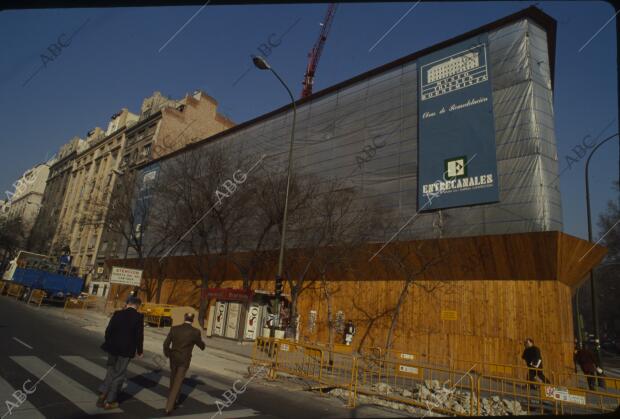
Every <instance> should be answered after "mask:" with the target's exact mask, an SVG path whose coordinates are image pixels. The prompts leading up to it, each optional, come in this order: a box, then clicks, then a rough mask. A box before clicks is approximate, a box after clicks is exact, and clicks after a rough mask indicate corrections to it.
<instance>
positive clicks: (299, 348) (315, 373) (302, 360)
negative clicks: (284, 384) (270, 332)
mask: <svg viewBox="0 0 620 419" xmlns="http://www.w3.org/2000/svg"><path fill="white" fill-rule="evenodd" d="M322 369H323V349H322V348H318V347H312V346H309V345H303V344H298V343H295V342H293V341H289V340H277V341H276V342H275V359H274V371H275V372H284V373H288V374H291V375H295V376H297V377H301V378H305V379H309V380H312V381H316V382H318V383H321V373H322Z"/></svg>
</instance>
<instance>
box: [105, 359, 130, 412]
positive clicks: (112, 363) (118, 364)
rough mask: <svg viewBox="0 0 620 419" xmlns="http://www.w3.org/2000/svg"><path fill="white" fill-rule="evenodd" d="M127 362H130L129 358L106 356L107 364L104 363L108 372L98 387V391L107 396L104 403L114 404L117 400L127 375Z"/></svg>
mask: <svg viewBox="0 0 620 419" xmlns="http://www.w3.org/2000/svg"><path fill="white" fill-rule="evenodd" d="M129 361H131V358H127V357H124V356H115V355H110V354H108V362H107V363H106V365H107V367H108V370H107V371H106V374H105V379H104V380H103V383H101V385H100V386H99V391H100V392H101V393H103V394H107V396H106V401H108V402H109V403H111V402H115V401H116V400H117V398H118V393H120V391H121V387H122V385H123V382H124V381H125V376H126V375H127V366H128V365H129Z"/></svg>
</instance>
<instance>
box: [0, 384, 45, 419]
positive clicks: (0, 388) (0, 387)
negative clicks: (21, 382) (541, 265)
mask: <svg viewBox="0 0 620 419" xmlns="http://www.w3.org/2000/svg"><path fill="white" fill-rule="evenodd" d="M29 387H30V388H32V385H30V384H29ZM13 392H14V389H13V387H12V386H11V385H10V384H9V383H8V382H6V381H5V380H4V379H3V378H2V377H0V394H1V395H3V396H4V395H7V396H8V397H7V400H6V401H5V402H4V403H5V404H6V403H7V401H10V402H11V403H15V402H16V400H15V399H14V396H12V395H13ZM7 416H10V417H11V419H12V418H17V419H22V418H23V419H45V416H43V415H42V414H41V413H40V412H39V411H38V410H37V409H36V408H35V407H34V406H33V405H32V403H30V402H29V401H28V400H25V401H24V402H23V403H21V404H20V405H19V408H15V407H14V408H11V410H8V411H7V412H5V413H4V414H3V415H2V416H1V417H2V418H4V417H7Z"/></svg>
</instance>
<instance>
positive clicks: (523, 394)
mask: <svg viewBox="0 0 620 419" xmlns="http://www.w3.org/2000/svg"><path fill="white" fill-rule="evenodd" d="M477 387H478V402H477V405H478V414H479V415H480V414H482V415H489V414H493V408H494V406H493V404H494V403H497V402H500V403H504V404H506V403H505V402H503V400H508V401H509V403H512V406H513V409H514V407H515V406H514V402H519V406H520V408H521V409H522V410H523V411H524V412H526V413H527V414H528V415H529V414H553V415H567V414H568V415H574V414H594V413H608V412H613V411H614V410H616V409H617V408H618V406H619V405H620V394H610V393H605V392H599V391H592V390H585V389H582V388H576V387H571V386H568V387H567V386H556V385H554V384H543V383H539V382H534V381H526V380H519V379H516V378H507V377H498V376H487V375H483V376H480V377H479V378H478V386H477ZM502 399H503V400H502ZM485 407H486V411H485Z"/></svg>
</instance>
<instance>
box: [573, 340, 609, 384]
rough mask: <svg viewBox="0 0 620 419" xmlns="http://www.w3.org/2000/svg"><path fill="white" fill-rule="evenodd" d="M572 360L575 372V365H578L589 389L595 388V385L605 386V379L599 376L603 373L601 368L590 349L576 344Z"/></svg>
mask: <svg viewBox="0 0 620 419" xmlns="http://www.w3.org/2000/svg"><path fill="white" fill-rule="evenodd" d="M573 361H574V362H575V372H577V365H579V368H581V371H582V372H583V373H584V374H585V375H586V378H587V379H588V388H589V389H590V390H595V389H596V386H597V385H598V386H600V387H601V388H605V380H603V379H602V378H600V377H599V376H602V375H603V369H602V368H601V367H600V366H599V365H598V363H597V362H596V357H595V356H594V354H593V353H592V351H590V350H589V349H588V348H584V347H583V345H582V344H577V345H576V346H575V353H574V355H573Z"/></svg>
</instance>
